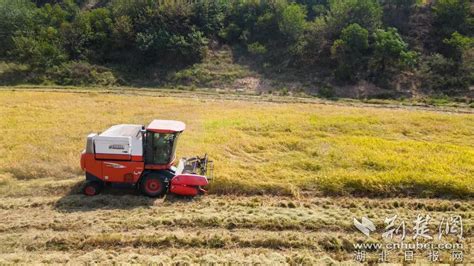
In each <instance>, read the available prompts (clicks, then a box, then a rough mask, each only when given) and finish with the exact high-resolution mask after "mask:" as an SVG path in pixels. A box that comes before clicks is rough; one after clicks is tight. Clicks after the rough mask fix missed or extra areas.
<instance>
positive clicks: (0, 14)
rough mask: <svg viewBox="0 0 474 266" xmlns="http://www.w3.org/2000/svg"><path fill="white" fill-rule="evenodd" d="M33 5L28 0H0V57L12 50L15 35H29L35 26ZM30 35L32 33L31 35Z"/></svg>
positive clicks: (34, 8)
mask: <svg viewBox="0 0 474 266" xmlns="http://www.w3.org/2000/svg"><path fill="white" fill-rule="evenodd" d="M36 12H37V10H36V7H35V5H34V4H33V3H32V2H31V1H28V0H17V1H11V0H0V34H1V35H2V37H1V38H0V56H2V57H4V56H6V55H7V53H8V52H9V51H10V50H11V49H13V47H14V42H13V36H15V33H19V32H21V33H24V34H29V33H28V32H32V28H33V26H34V25H35V23H34V17H35V15H36ZM31 34H32V33H31Z"/></svg>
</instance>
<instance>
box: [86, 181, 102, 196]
mask: <svg viewBox="0 0 474 266" xmlns="http://www.w3.org/2000/svg"><path fill="white" fill-rule="evenodd" d="M101 189H102V186H101V185H100V184H99V182H94V181H87V182H86V184H85V185H84V188H83V190H82V191H83V192H84V194H85V195H86V196H95V195H97V194H99V192H100V190H101Z"/></svg>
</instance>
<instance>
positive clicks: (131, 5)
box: [0, 0, 474, 96]
mask: <svg viewBox="0 0 474 266" xmlns="http://www.w3.org/2000/svg"><path fill="white" fill-rule="evenodd" d="M426 2H427V3H426ZM426 2H425V1H417V0H405V1H399V0H344V1H341V0H329V1H326V0H278V1H274V0H252V1H243V0H242V1H240V0H239V1H223V0H201V1H187V0H179V1H128V0H104V1H84V0H83V1H78V0H76V1H74V0H59V1H58V0H54V1H48V0H45V1H29V0H18V1H8V0H0V11H1V12H0V32H1V34H2V36H3V38H1V39H0V57H2V58H3V60H5V61H7V62H10V63H19V64H21V65H24V66H27V67H28V68H29V69H28V71H29V72H30V74H29V75H26V76H22V77H23V79H21V80H22V81H23V82H27V83H31V82H32V83H51V82H52V83H56V84H63V85H71V84H73V85H87V84H90V85H94V84H95V85H119V84H130V85H137V84H148V85H156V84H172V85H179V84H183V83H184V84H189V83H193V84H192V85H195V86H208V85H209V84H211V85H212V86H220V85H222V84H226V83H229V82H232V81H233V80H235V79H237V78H241V77H242V76H241V75H239V74H238V75H230V76H229V77H230V79H231V80H230V81H229V79H228V78H225V81H224V83H220V82H212V81H211V80H210V79H214V77H213V76H218V75H219V74H217V73H218V72H217V71H216V72H213V70H211V71H200V70H199V67H198V69H197V66H198V65H196V64H200V63H205V62H209V59H208V57H209V56H212V54H213V53H218V52H219V50H220V49H221V46H222V45H225V46H226V47H230V49H232V51H233V55H234V57H235V58H233V59H232V60H233V62H232V63H235V62H239V64H240V63H241V62H246V63H248V62H250V66H251V67H252V68H253V69H254V70H256V71H257V72H259V73H262V74H264V75H265V74H269V73H272V75H274V73H279V75H280V76H284V75H285V74H286V73H298V75H296V76H294V77H293V79H294V80H295V81H299V80H302V79H305V80H309V82H306V83H305V84H304V85H301V86H306V87H308V88H314V87H317V88H322V89H321V90H323V94H325V92H324V88H328V87H331V86H338V87H343V88H346V89H347V90H349V88H350V86H351V85H356V84H367V83H371V84H374V85H376V86H377V87H379V88H382V89H385V90H388V91H393V92H399V91H403V90H409V91H413V90H418V91H420V92H423V93H432V94H436V95H443V94H444V95H468V96H469V93H470V91H469V86H470V85H472V84H473V83H474V75H473V73H474V57H473V54H474V52H473V51H474V41H473V34H474V24H473V21H474V19H473V14H472V10H473V9H472V3H470V1H468V0H439V1H434V2H433V1H426ZM226 49H227V48H226ZM240 59H243V60H240ZM239 67H242V68H245V67H243V66H238V67H236V68H239ZM12 72H16V73H18V74H19V75H20V76H21V75H22V74H23V72H21V71H17V70H16V69H13V70H12ZM175 74H176V76H175ZM3 76H5V75H2V76H1V77H0V79H1V80H2V81H3V82H4V83H9V84H17V83H18V80H19V79H9V77H10V76H11V74H10V75H8V76H6V77H3ZM290 76H291V75H290ZM187 77H191V79H188V78H187ZM303 77H305V78H303ZM137 80H142V82H136V81H137ZM143 80H146V81H143ZM362 82H364V83H362ZM276 87H277V88H278V86H276ZM280 87H284V86H280Z"/></svg>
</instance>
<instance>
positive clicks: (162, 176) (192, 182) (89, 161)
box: [81, 120, 213, 197]
mask: <svg viewBox="0 0 474 266" xmlns="http://www.w3.org/2000/svg"><path fill="white" fill-rule="evenodd" d="M185 127H186V126H185V124H184V123H183V122H180V121H172V120H153V121H152V122H151V123H150V124H149V125H148V127H146V128H145V127H144V126H142V125H128V124H122V125H115V126H112V127H111V128H109V129H108V130H106V131H105V132H103V133H101V134H100V135H97V134H96V133H92V134H89V136H87V145H86V149H85V150H84V151H83V152H82V155H81V168H82V169H83V170H84V171H85V173H86V183H85V185H84V189H83V192H84V194H86V195H88V196H93V195H96V194H98V193H99V192H100V191H101V190H102V188H103V187H104V186H106V185H118V184H121V185H125V186H126V187H135V188H137V189H140V191H141V192H142V193H143V194H145V195H147V196H150V197H158V196H162V195H164V194H165V193H168V192H171V193H174V194H177V195H183V196H196V195H198V194H203V193H205V192H206V191H205V190H204V189H203V187H204V186H206V185H208V184H209V182H208V179H211V178H212V168H213V167H212V161H209V160H208V158H207V155H204V157H193V158H189V159H186V158H183V159H181V160H180V161H179V164H178V166H177V167H175V166H174V162H175V159H176V155H175V151H176V144H177V140H178V137H179V135H180V134H181V133H182V132H183V131H184V129H185ZM208 168H209V169H208Z"/></svg>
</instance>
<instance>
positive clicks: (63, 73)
mask: <svg viewBox="0 0 474 266" xmlns="http://www.w3.org/2000/svg"><path fill="white" fill-rule="evenodd" d="M47 78H48V79H49V80H51V81H53V82H54V83H56V84H60V85H76V86H85V85H103V86H113V85H120V84H121V83H122V82H121V81H119V80H118V79H117V78H116V77H115V75H114V74H113V72H112V71H111V70H110V69H108V68H106V67H102V66H97V65H91V64H89V63H86V62H69V63H65V64H62V65H60V66H56V67H53V68H52V69H50V70H49V71H48V73H47Z"/></svg>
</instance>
